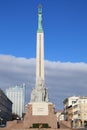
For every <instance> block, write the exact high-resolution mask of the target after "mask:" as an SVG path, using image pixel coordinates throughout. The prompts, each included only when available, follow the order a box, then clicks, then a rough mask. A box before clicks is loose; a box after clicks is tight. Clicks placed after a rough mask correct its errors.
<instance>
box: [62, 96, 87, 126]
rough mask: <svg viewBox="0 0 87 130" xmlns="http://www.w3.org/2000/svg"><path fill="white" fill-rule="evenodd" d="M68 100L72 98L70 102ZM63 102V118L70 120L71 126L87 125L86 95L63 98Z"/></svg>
mask: <svg viewBox="0 0 87 130" xmlns="http://www.w3.org/2000/svg"><path fill="white" fill-rule="evenodd" d="M69 100H72V102H71V101H69ZM70 102H71V103H70ZM63 103H64V119H65V120H68V121H71V122H72V123H73V127H87V97H86V96H79V97H75V96H74V97H70V98H67V99H65V100H64V102H63Z"/></svg>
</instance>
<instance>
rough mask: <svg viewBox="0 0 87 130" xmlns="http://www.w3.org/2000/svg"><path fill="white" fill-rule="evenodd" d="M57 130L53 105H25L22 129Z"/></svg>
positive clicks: (43, 103)
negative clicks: (44, 128)
mask: <svg viewBox="0 0 87 130" xmlns="http://www.w3.org/2000/svg"><path fill="white" fill-rule="evenodd" d="M35 127H36V128H37V127H49V128H57V118H56V115H55V111H54V105H53V104H52V103H50V102H49V103H46V102H32V103H28V104H27V105H26V114H25V117H24V128H26V129H28V128H35Z"/></svg>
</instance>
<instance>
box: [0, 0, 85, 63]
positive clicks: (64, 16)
mask: <svg viewBox="0 0 87 130" xmlns="http://www.w3.org/2000/svg"><path fill="white" fill-rule="evenodd" d="M39 3H41V4H42V6H43V29H44V33H45V59H47V60H52V61H55V60H56V61H71V62H77V61H79V62H82V61H84V62H87V58H86V57H87V0H61V1H60V0H55V1H54V0H50V1H47V0H25V1H24V0H3V1H0V54H10V55H14V56H17V57H21V56H22V57H26V58H31V57H35V55H36V54H35V51H36V50H35V49H36V31H37V7H38V4H39Z"/></svg>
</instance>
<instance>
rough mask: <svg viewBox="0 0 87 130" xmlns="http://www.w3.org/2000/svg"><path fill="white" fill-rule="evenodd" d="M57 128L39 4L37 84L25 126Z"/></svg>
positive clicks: (28, 108)
mask: <svg viewBox="0 0 87 130" xmlns="http://www.w3.org/2000/svg"><path fill="white" fill-rule="evenodd" d="M39 127H42V128H48V127H49V128H57V119H56V115H55V109H54V104H53V103H51V102H49V98H48V91H47V88H46V87H45V80H44V31H43V27H42V6H41V5H39V6H38V29H37V47H36V84H35V88H33V90H32V92H31V99H30V103H28V104H27V105H26V114H25V117H24V128H26V129H28V128H39Z"/></svg>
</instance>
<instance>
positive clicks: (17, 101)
mask: <svg viewBox="0 0 87 130" xmlns="http://www.w3.org/2000/svg"><path fill="white" fill-rule="evenodd" d="M6 95H7V97H8V98H9V99H10V100H11V101H12V102H13V106H12V113H14V114H17V115H18V116H20V117H22V113H24V108H25V84H23V85H21V86H18V85H17V86H15V87H10V88H8V89H7V90H6Z"/></svg>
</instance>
